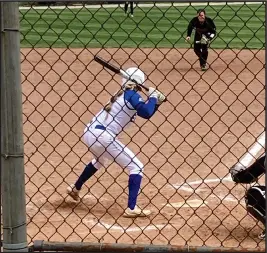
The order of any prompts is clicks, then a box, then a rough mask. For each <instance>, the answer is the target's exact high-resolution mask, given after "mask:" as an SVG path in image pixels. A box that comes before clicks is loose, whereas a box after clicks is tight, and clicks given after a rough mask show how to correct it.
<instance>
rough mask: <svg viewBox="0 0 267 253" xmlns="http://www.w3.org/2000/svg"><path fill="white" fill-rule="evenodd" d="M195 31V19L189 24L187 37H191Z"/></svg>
mask: <svg viewBox="0 0 267 253" xmlns="http://www.w3.org/2000/svg"><path fill="white" fill-rule="evenodd" d="M192 31H193V19H192V20H191V21H190V22H189V24H188V27H187V36H188V37H191V34H192Z"/></svg>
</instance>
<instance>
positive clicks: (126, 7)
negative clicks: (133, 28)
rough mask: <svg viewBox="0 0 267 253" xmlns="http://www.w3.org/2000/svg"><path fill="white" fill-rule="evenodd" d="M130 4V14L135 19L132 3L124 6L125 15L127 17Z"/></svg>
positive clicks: (126, 3)
mask: <svg viewBox="0 0 267 253" xmlns="http://www.w3.org/2000/svg"><path fill="white" fill-rule="evenodd" d="M129 3H130V13H131V17H132V18H133V13H134V6H133V4H134V3H133V2H132V1H130V2H125V4H124V13H125V15H127V11H128V6H129Z"/></svg>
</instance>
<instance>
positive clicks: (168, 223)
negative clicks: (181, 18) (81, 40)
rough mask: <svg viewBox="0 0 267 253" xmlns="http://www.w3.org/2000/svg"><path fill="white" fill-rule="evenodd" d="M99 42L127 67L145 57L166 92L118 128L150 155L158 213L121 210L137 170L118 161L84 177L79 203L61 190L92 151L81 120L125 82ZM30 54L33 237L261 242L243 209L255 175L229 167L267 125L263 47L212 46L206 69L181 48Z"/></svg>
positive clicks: (26, 60) (149, 188) (144, 197)
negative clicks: (153, 107) (128, 215)
mask: <svg viewBox="0 0 267 253" xmlns="http://www.w3.org/2000/svg"><path fill="white" fill-rule="evenodd" d="M96 53H98V54H99V55H101V56H102V57H104V58H107V59H110V58H111V57H112V59H113V60H114V62H117V63H118V64H120V65H121V66H123V68H127V67H129V66H131V65H133V64H134V65H136V64H137V65H139V66H140V68H141V69H142V70H143V71H144V72H145V73H146V74H147V76H148V79H149V80H147V85H148V86H150V85H152V86H157V87H158V89H159V90H161V91H163V92H164V93H165V94H167V95H168V102H166V103H164V104H163V105H162V106H161V107H160V109H159V112H157V113H156V114H155V115H154V117H153V118H152V119H151V120H150V121H145V120H142V119H140V118H138V119H137V121H136V123H135V124H133V125H132V127H130V128H128V129H127V130H125V132H124V133H123V134H121V135H120V136H119V139H120V140H121V141H122V142H123V143H125V144H128V145H127V146H128V147H129V148H130V149H132V150H133V151H134V152H135V153H137V154H138V157H139V158H140V160H141V161H142V162H143V163H144V164H145V176H144V180H143V183H142V192H141V193H140V196H139V205H140V206H141V207H143V208H144V207H147V208H150V209H151V210H152V211H153V214H152V216H151V217H149V218H138V219H135V220H131V219H125V218H123V217H121V214H122V213H123V210H124V208H125V207H126V201H127V193H128V190H127V182H128V174H127V173H128V171H123V170H122V169H121V168H120V167H118V166H117V165H116V164H114V165H112V166H111V167H110V168H108V169H107V170H105V169H102V170H101V171H99V172H98V173H97V174H96V176H95V177H94V178H92V180H90V181H89V182H87V183H86V187H84V188H83V189H82V195H83V196H84V197H83V201H82V203H79V204H76V203H74V202H73V201H71V200H70V199H69V198H66V200H64V198H65V197H66V194H65V189H66V187H67V184H70V183H73V182H74V180H75V179H76V177H77V174H79V173H80V172H81V171H82V170H83V166H84V163H88V162H89V161H90V159H91V158H92V156H91V154H90V153H89V152H88V150H87V148H86V146H85V145H84V143H83V142H82V134H83V129H84V125H85V124H87V123H88V122H89V121H90V119H91V118H92V116H93V114H94V113H96V112H98V111H99V110H100V109H101V108H102V106H103V105H104V104H105V103H106V102H107V100H108V99H109V98H110V94H113V93H114V92H115V91H116V90H117V89H118V88H119V85H120V78H119V77H118V76H112V75H113V74H112V73H110V72H107V71H106V70H103V69H102V67H101V66H100V65H98V64H97V63H96V62H93V61H92V59H93V55H94V54H96ZM21 56H22V58H21V60H22V86H23V113H24V137H25V154H26V156H25V165H26V167H25V168H26V192H27V215H28V240H29V242H31V241H33V240H38V239H43V240H50V241H90V242H100V241H101V242H112V243H113V242H118V243H145V244H171V245H185V244H187V245H189V246H202V245H206V246H213V247H215V246H216V247H217V246H225V247H239V246H240V247H245V248H255V247H258V246H260V247H264V242H260V241H259V240H258V239H257V234H258V233H259V232H261V228H260V225H257V224H256V222H255V220H253V219H252V218H251V217H250V216H248V215H247V213H246V211H245V208H244V199H243V196H244V193H245V190H246V188H245V187H246V186H242V185H234V184H233V182H232V181H231V178H230V177H229V174H228V171H229V168H230V167H231V166H232V165H233V164H235V163H236V162H237V161H238V159H239V158H240V157H242V155H243V154H245V153H246V152H247V151H248V148H249V147H250V146H251V145H252V144H253V143H255V141H256V138H257V137H258V136H259V135H260V134H261V133H262V132H263V130H264V104H265V102H264V101H265V97H264V67H263V64H264V62H265V61H264V51H256V50H255V51H249V50H243V51H234V50H222V51H212V50H210V55H209V61H210V62H211V67H210V69H209V70H208V71H206V72H200V71H199V66H198V63H197V62H196V58H195V56H194V53H193V52H192V50H182V49H155V48H154V49H142V50H141V49H125V48H124V49H34V50H33V49H23V50H22V54H21ZM191 65H193V67H191ZM131 139H132V140H131ZM255 149H256V148H255ZM255 149H254V151H255ZM256 152H257V154H258V155H259V154H262V152H263V150H261V149H258V150H256ZM248 160H250V161H253V160H251V159H248ZM262 180H263V179H262ZM185 201H186V203H185Z"/></svg>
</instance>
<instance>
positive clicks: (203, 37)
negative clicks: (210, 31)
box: [200, 34, 210, 45]
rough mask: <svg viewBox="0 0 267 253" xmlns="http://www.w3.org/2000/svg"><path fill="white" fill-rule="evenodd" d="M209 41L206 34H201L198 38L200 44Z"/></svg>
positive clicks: (206, 43)
mask: <svg viewBox="0 0 267 253" xmlns="http://www.w3.org/2000/svg"><path fill="white" fill-rule="evenodd" d="M209 43H210V40H209V39H208V38H207V36H206V35H204V34H202V37H201V40H200V44H203V45H208V44H209Z"/></svg>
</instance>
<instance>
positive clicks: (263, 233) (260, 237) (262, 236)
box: [258, 229, 265, 240]
mask: <svg viewBox="0 0 267 253" xmlns="http://www.w3.org/2000/svg"><path fill="white" fill-rule="evenodd" d="M258 237H259V239H261V240H265V229H264V230H263V231H262V232H261V233H260V234H259V236H258Z"/></svg>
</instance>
